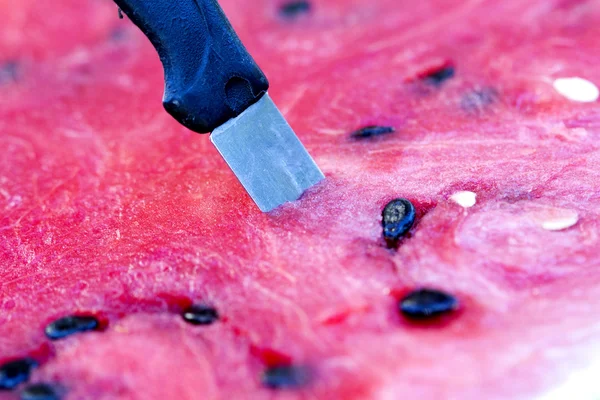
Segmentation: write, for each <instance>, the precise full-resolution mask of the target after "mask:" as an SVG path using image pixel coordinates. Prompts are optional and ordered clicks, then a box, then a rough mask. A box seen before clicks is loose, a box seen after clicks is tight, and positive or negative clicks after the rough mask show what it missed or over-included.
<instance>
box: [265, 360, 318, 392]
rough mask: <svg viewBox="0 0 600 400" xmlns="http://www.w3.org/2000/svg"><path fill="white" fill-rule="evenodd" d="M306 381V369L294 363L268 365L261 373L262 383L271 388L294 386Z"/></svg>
mask: <svg viewBox="0 0 600 400" xmlns="http://www.w3.org/2000/svg"><path fill="white" fill-rule="evenodd" d="M307 382H308V374H307V371H306V369H305V368H302V367H298V366H294V365H278V366H273V367H269V368H267V369H266V370H265V371H264V372H263V374H262V383H263V385H264V386H266V387H268V388H271V389H284V388H296V387H300V386H303V385H304V384H306V383H307Z"/></svg>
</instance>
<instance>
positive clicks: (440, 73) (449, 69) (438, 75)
mask: <svg viewBox="0 0 600 400" xmlns="http://www.w3.org/2000/svg"><path fill="white" fill-rule="evenodd" d="M455 73H456V69H455V68H454V65H452V64H445V65H444V66H442V67H441V68H439V69H436V70H433V71H431V72H429V73H427V74H426V75H424V76H423V78H422V79H423V81H425V82H426V83H429V84H431V85H433V86H440V85H441V84H442V83H444V82H446V81H447V80H449V79H451V78H453V77H454V74H455Z"/></svg>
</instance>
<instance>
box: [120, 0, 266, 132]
mask: <svg viewBox="0 0 600 400" xmlns="http://www.w3.org/2000/svg"><path fill="white" fill-rule="evenodd" d="M114 1H115V3H117V6H119V8H120V9H121V10H122V11H123V12H124V13H125V14H127V16H128V17H129V18H130V19H131V20H132V21H133V22H134V23H135V24H136V25H137V26H138V27H139V28H140V29H141V30H142V32H144V34H145V35H146V36H147V37H148V39H150V41H151V42H152V44H153V45H154V47H155V48H156V50H157V51H158V55H159V57H160V60H161V61H162V64H163V68H164V71H165V93H164V97H163V105H164V107H165V109H166V110H167V112H169V114H171V115H172V116H173V117H174V118H175V119H176V120H177V121H179V122H180V123H181V124H183V125H185V126H186V127H188V128H189V129H191V130H193V131H196V132H199V133H206V132H211V131H212V130H213V129H214V128H216V127H217V126H219V125H221V124H223V123H224V122H226V121H227V120H229V119H231V118H234V117H236V116H238V115H239V114H241V113H242V112H243V111H244V110H246V108H248V107H249V106H250V105H252V104H254V103H256V102H257V101H258V100H259V99H260V98H261V97H262V95H263V94H264V93H266V91H267V89H268V88H269V82H268V81H267V78H266V77H265V75H264V74H263V72H262V71H261V70H260V68H259V67H258V65H256V62H255V61H254V60H253V59H252V57H251V56H250V54H249V53H248V51H247V50H246V48H245V47H244V45H243V44H242V42H241V41H240V39H239V38H238V36H237V35H236V33H235V31H234V30H233V28H232V27H231V24H230V23H229V21H228V20H227V17H226V16H225V14H224V13H223V10H222V9H221V7H220V6H219V4H218V3H217V1H216V0H114Z"/></svg>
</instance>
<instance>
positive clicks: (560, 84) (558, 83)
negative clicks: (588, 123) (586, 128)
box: [553, 77, 600, 103]
mask: <svg viewBox="0 0 600 400" xmlns="http://www.w3.org/2000/svg"><path fill="white" fill-rule="evenodd" d="M553 86H554V90H556V91H557V92H558V93H560V94H561V95H563V96H564V97H566V98H567V99H569V100H573V101H579V102H582V103H591V102H594V101H596V100H598V97H599V96H600V90H598V87H597V86H596V85H594V84H593V83H592V82H590V81H588V80H586V79H583V78H579V77H569V78H558V79H556V80H555V81H554V83H553Z"/></svg>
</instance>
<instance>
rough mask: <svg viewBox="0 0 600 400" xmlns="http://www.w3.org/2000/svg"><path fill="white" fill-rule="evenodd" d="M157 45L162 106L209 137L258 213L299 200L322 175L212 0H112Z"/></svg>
mask: <svg viewBox="0 0 600 400" xmlns="http://www.w3.org/2000/svg"><path fill="white" fill-rule="evenodd" d="M114 1H115V3H117V6H118V7H119V8H120V10H121V11H122V12H124V13H125V14H126V15H127V16H128V17H129V19H131V20H132V21H133V23H134V24H136V25H137V26H138V27H139V28H140V29H141V30H142V32H143V33H144V34H145V35H146V36H147V37H148V39H150V42H152V44H153V45H154V47H155V48H156V50H157V52H158V55H159V57H160V60H161V62H162V64H163V68H164V73H165V91H164V96H163V106H164V107H165V109H166V111H167V112H168V113H169V114H171V116H173V117H174V118H175V119H176V120H177V121H179V122H180V123H181V124H182V125H184V126H186V127H187V128H189V129H191V130H192V131H195V132H198V133H208V132H212V133H211V135H210V139H211V142H212V143H213V144H214V145H215V147H216V148H217V150H218V151H219V153H220V154H221V156H222V157H223V158H224V159H225V162H226V163H227V164H228V165H229V167H230V168H231V169H232V170H233V172H234V174H235V175H236V176H237V178H238V179H239V180H240V182H241V184H242V185H243V186H244V188H245V189H246V191H247V192H248V194H249V195H250V197H252V199H253V200H254V202H255V203H256V205H257V206H258V207H259V208H260V210H261V211H263V212H267V211H271V210H273V209H274V208H276V207H278V206H280V205H281V204H283V203H285V202H288V201H294V200H297V199H298V198H299V197H300V196H301V195H302V193H304V191H306V189H308V188H310V187H311V186H313V185H315V184H316V183H318V182H319V181H321V180H322V179H324V178H325V177H324V175H323V173H322V172H321V170H320V169H319V167H318V166H317V165H316V163H315V162H314V160H313V159H312V158H311V156H310V155H309V154H308V152H307V151H306V149H305V148H304V146H303V145H302V143H301V142H300V140H299V139H298V137H297V136H296V134H295V133H294V131H293V130H292V128H291V127H290V125H289V124H288V123H287V121H286V120H285V118H284V117H283V115H282V114H281V112H279V110H278V109H277V107H276V106H275V104H274V103H273V101H272V100H271V98H270V97H269V94H268V93H267V90H268V88H269V82H268V80H267V78H266V76H265V75H264V73H263V72H262V71H261V70H260V68H259V67H258V65H257V64H256V62H255V61H254V60H253V59H252V56H250V54H249V53H248V51H247V50H246V48H245V47H244V45H243V44H242V42H241V41H240V39H239V37H238V36H237V35H236V33H235V31H234V30H233V28H232V26H231V24H230V23H229V21H228V20H227V17H226V16H225V13H224V12H223V10H222V9H221V7H220V6H219V4H218V3H217V1H216V0H114Z"/></svg>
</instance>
